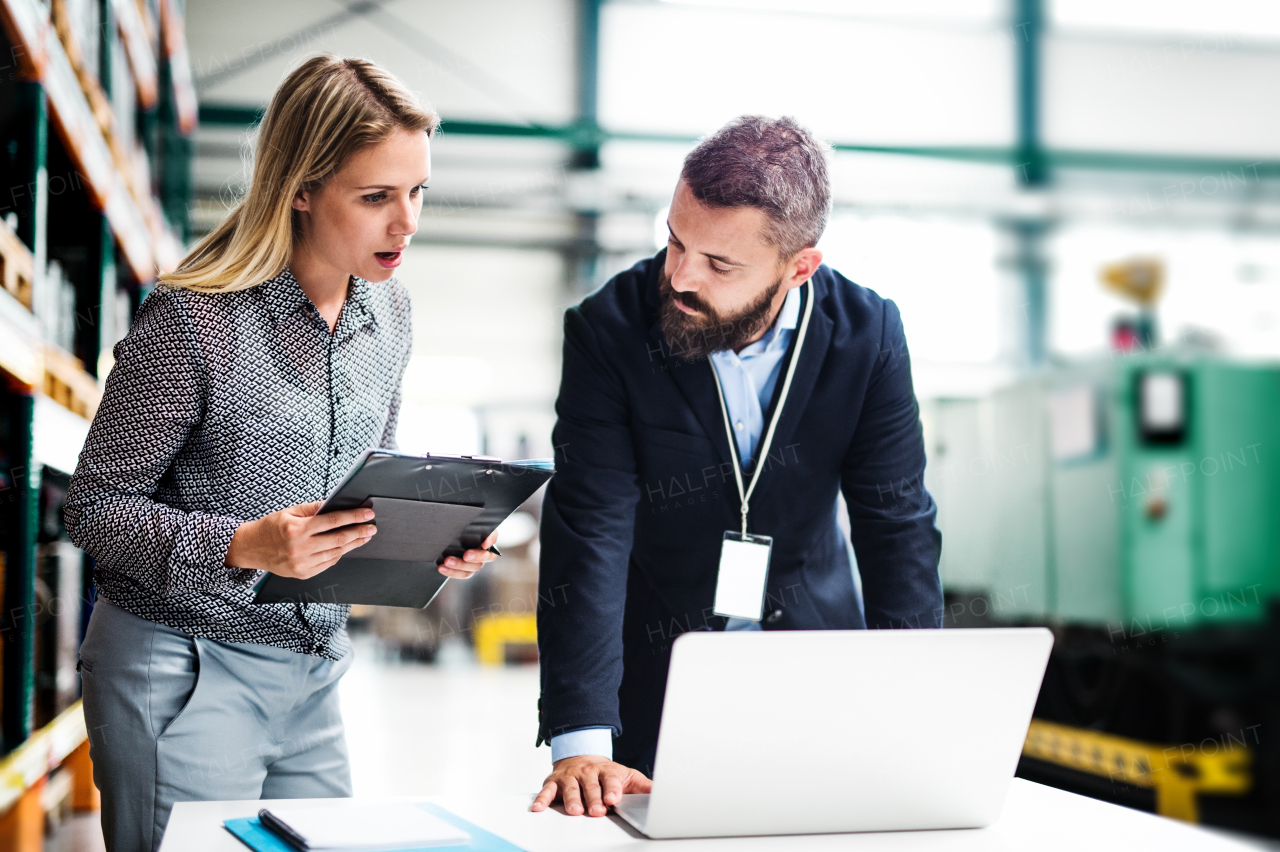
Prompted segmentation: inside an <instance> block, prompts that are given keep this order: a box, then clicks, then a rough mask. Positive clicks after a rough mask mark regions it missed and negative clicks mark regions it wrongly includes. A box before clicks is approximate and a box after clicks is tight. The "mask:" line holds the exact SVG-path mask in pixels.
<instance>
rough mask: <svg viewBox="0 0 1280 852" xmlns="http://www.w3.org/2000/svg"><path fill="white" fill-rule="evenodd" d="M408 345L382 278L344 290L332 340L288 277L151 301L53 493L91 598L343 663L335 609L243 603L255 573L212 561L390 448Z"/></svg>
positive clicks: (159, 292)
mask: <svg viewBox="0 0 1280 852" xmlns="http://www.w3.org/2000/svg"><path fill="white" fill-rule="evenodd" d="M410 342H411V338H410V316H409V295H408V292H407V291H406V289H405V287H404V285H402V284H400V283H399V282H398V281H396V280H395V279H392V280H391V281H389V282H387V283H384V284H374V283H371V282H368V281H364V280H362V279H359V278H353V279H352V281H351V285H350V289H349V291H348V296H347V301H346V303H345V304H344V305H343V307H342V313H341V314H340V316H339V318H338V323H337V326H336V327H335V328H334V331H333V333H332V334H330V333H329V327H328V325H327V324H326V323H325V320H324V319H323V318H322V317H321V316H320V313H319V311H317V310H316V308H315V306H314V305H312V304H311V301H310V299H308V298H307V296H306V294H304V293H303V292H302V288H301V287H300V286H299V285H298V282H297V280H296V279H294V277H293V275H292V274H291V273H290V272H289V270H288V269H286V270H284V271H283V272H281V273H280V274H279V275H277V276H276V277H275V278H272V279H271V280H269V281H265V282H263V283H262V284H260V285H259V286H257V287H253V288H250V289H248V290H242V291H238V292H234V293H220V294H216V295H210V294H200V293H196V292H193V291H190V290H178V289H172V288H165V287H159V288H157V289H156V290H155V291H153V292H152V293H151V295H150V296H148V297H147V299H146V301H145V302H143V304H142V307H141V308H139V309H138V315H137V317H136V319H135V321H134V324H133V327H132V328H131V329H130V331H129V334H128V336H127V337H125V339H124V340H122V341H120V342H119V343H118V344H117V345H116V348H115V359H116V363H115V367H114V368H113V369H112V371H111V374H110V375H109V376H108V377H107V384H106V391H105V394H104V395H103V399H102V404H101V406H100V407H99V409H98V414H97V416H96V417H95V418H94V419H93V426H92V427H91V428H90V430H89V437H88V440H86V442H85V445H84V450H83V451H82V452H81V454H80V461H79V464H78V465H77V466H76V472H75V475H74V476H73V477H72V480H71V489H70V494H69V496H68V499H67V505H66V513H65V519H66V524H67V531H68V532H69V533H70V534H71V539H72V541H74V542H75V543H76V544H77V545H79V546H80V547H81V548H83V549H84V550H85V551H87V552H88V553H89V555H90V556H92V557H93V558H94V560H96V562H97V565H96V567H95V569H94V580H95V582H96V583H97V587H98V593H99V594H100V595H102V596H103V597H105V598H107V599H108V600H110V601H111V602H112V603H114V604H116V605H118V606H120V607H122V608H123V609H126V610H128V611H129V612H132V613H133V614H135V615H138V616H140V617H142V618H146V619H149V620H151V621H156V622H159V623H160V624H165V625H168V626H170V627H174V628H177V629H178V630H182V631H185V632H187V633H190V634H192V635H195V636H203V637H206V638H209V639H217V640H221V641H224V642H253V643H258V644H263V645H274V646H276V647H279V648H286V649H288V650H291V651H297V652H300V653H304V654H314V655H316V656H320V657H324V658H327V659H330V660H337V659H340V658H341V657H342V656H343V655H345V654H346V652H347V650H348V649H349V648H350V644H349V642H348V640H347V635H346V630H345V629H344V628H345V625H346V618H347V611H348V607H346V606H342V605H338V604H325V603H310V604H284V603H281V604H265V605H254V604H253V603H252V600H253V594H254V591H253V585H254V583H255V582H257V580H258V579H259V578H261V577H262V576H263V572H262V571H252V570H242V569H239V568H234V567H227V566H226V565H225V564H224V560H225V558H226V553H227V548H228V547H229V546H230V543H231V536H232V534H233V533H234V532H235V531H236V528H237V527H238V526H239V525H240V524H241V523H242V522H244V521H248V520H254V519H256V518H260V517H262V516H263V515H268V514H270V513H272V512H276V511H279V510H280V509H284V508H287V507H289V506H293V505H295V504H298V503H306V502H309V501H313V500H320V499H323V498H324V497H325V496H326V495H327V494H328V493H329V491H330V489H332V488H333V487H334V486H335V485H336V484H337V483H338V481H339V480H340V479H341V478H342V476H343V474H344V473H346V471H347V468H349V467H350V465H351V463H352V462H353V461H354V460H355V458H356V456H358V455H359V454H360V453H361V452H362V451H364V450H366V449H368V448H370V447H373V446H377V447H384V448H388V449H394V447H395V430H396V420H397V416H398V413H399V405H400V380H401V377H402V376H403V373H404V368H405V366H406V364H407V363H408V359H409V347H410Z"/></svg>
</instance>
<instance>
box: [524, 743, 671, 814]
mask: <svg viewBox="0 0 1280 852" xmlns="http://www.w3.org/2000/svg"><path fill="white" fill-rule="evenodd" d="M652 786H653V782H652V781H650V780H649V779H648V778H647V777H645V775H644V773H642V772H637V771H636V770H634V769H632V768H631V767H629V766H623V765H622V764H621V763H614V762H613V761H612V760H609V759H608V758H606V757H599V756H597V755H593V754H584V755H580V756H578V757H566V758H564V759H563V760H557V761H556V762H555V765H554V766H553V767H552V769H551V774H550V775H548V776H547V780H546V781H543V782H542V792H541V793H539V794H538V798H536V799H534V800H533V807H532V808H531V809H530V810H533V811H535V812H536V811H544V810H546V809H547V807H548V806H549V805H551V803H552V802H554V801H556V800H557V799H558V800H560V801H561V802H563V803H564V812H565V813H567V814H568V815H569V816H579V815H581V814H583V813H586V815H587V816H593V817H602V816H604V815H605V814H607V813H608V812H609V806H610V805H616V804H618V802H619V801H620V800H621V798H622V794H623V793H647V792H649V788H650V787H652Z"/></svg>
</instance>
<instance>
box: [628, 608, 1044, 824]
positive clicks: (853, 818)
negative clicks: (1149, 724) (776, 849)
mask: <svg viewBox="0 0 1280 852" xmlns="http://www.w3.org/2000/svg"><path fill="white" fill-rule="evenodd" d="M1052 647H1053V634H1052V633H1050V632H1049V631H1048V630H1046V629H1045V628H1042V627H1029V628H981V629H974V630H962V629H957V630H812V631H752V632H731V633H708V632H697V633H686V634H684V635H683V636H681V637H680V638H679V639H677V640H676V642H675V645H674V646H673V648H672V652H671V667H670V672H669V675H668V679H667V694H666V700H665V703H664V704H663V708H662V720H661V727H660V728H659V732H658V752H657V759H656V762H655V765H654V775H653V790H652V792H650V793H648V794H644V795H636V794H629V795H624V796H623V797H622V800H621V801H620V802H619V803H618V805H617V806H616V807H615V809H614V810H615V811H616V812H617V814H618V815H619V816H621V817H622V818H623V819H624V820H626V821H627V822H629V823H630V824H631V825H633V826H635V827H636V828H637V829H638V830H639V831H641V832H642V833H644V834H645V835H647V836H649V837H652V838H672V837H742V836H750V835H772V834H821V833H829V832H852V831H902V830H915V829H939V828H979V827H982V826H986V825H990V824H991V823H992V822H994V821H995V820H996V818H997V817H999V815H1000V811H1001V809H1002V807H1003V806H1004V799H1005V793H1006V791H1007V790H1008V787H1009V781H1010V780H1011V779H1012V778H1013V773H1014V770H1015V769H1016V768H1017V765H1018V758H1019V755H1020V754H1021V752H1022V744H1023V740H1025V739H1026V735H1027V726H1028V725H1029V724H1030V722H1031V712H1032V710H1033V709H1034V707H1035V703H1036V696H1037V694H1038V693H1039V691H1040V681H1041V679H1042V678H1043V677H1044V671H1045V666H1046V665H1047V664H1048V661H1049V651H1050V649H1051V648H1052Z"/></svg>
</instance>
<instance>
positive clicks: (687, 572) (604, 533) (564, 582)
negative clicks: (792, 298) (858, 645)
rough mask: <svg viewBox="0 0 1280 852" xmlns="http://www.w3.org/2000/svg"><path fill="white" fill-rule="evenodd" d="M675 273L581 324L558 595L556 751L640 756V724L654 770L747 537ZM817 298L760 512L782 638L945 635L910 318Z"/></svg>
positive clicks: (548, 592)
mask: <svg viewBox="0 0 1280 852" xmlns="http://www.w3.org/2000/svg"><path fill="white" fill-rule="evenodd" d="M664 259H665V251H664V252H660V253H659V254H658V255H657V256H656V257H653V258H650V259H648V260H644V261H641V262H640V263H637V264H636V265H635V266H634V267H632V268H631V269H629V270H627V271H626V272H623V273H621V274H619V275H618V276H616V277H615V278H613V280H611V281H610V282H609V283H608V284H606V285H605V286H604V287H602V288H601V289H600V290H598V291H597V292H595V293H593V294H592V295H591V296H589V297H587V298H586V299H585V300H583V302H582V303H581V304H580V305H578V306H577V307H574V308H570V309H569V310H568V311H566V312H565V321H564V368H563V375H562V378H561V383H560V396H559V399H558V400H557V401H556V414H557V417H558V420H557V422H556V427H555V432H554V443H555V458H556V475H555V477H554V478H553V479H552V480H551V483H550V485H549V486H548V490H547V495H546V500H545V501H544V503H543V517H542V558H541V567H540V576H539V581H538V582H539V593H540V596H541V599H540V602H539V607H538V649H539V652H540V656H541V665H542V699H541V701H540V703H539V709H540V717H541V718H540V722H541V724H540V728H539V741H540V742H541V741H542V740H549V739H550V738H551V737H552V736H554V735H556V734H558V733H563V732H564V731H567V730H573V729H576V728H582V727H591V726H602V727H603V726H609V727H612V728H613V729H614V731H615V735H620V736H621V735H624V730H625V728H626V727H627V725H629V724H635V725H638V726H640V727H643V728H645V742H644V743H643V744H642V745H643V747H641V748H639V749H638V752H637V753H644V752H648V753H649V754H651V753H652V745H653V742H654V741H655V740H656V736H657V733H656V732H657V718H658V715H659V714H660V711H661V692H662V690H663V688H664V687H665V665H666V659H667V657H668V656H669V646H670V643H671V641H672V640H674V638H675V637H676V636H677V635H679V634H680V633H682V632H685V631H689V630H698V629H702V630H706V629H712V630H716V629H723V627H724V623H725V619H723V618H719V617H717V616H714V615H712V613H711V606H712V600H713V597H714V591H715V583H716V572H717V567H718V563H719V556H720V543H721V540H722V537H723V534H724V532H725V531H726V530H738V529H740V527H741V520H740V510H739V499H738V492H737V487H736V485H735V483H734V476H733V467H732V464H733V456H732V455H730V453H729V443H728V438H727V437H726V435H725V427H724V420H723V417H722V414H721V411H720V404H719V401H718V399H717V395H716V388H715V384H714V381H715V375H714V373H713V370H712V367H711V364H710V362H709V361H707V360H705V359H703V360H700V361H696V362H687V361H684V360H682V359H680V357H679V356H678V354H677V353H673V352H672V351H671V348H670V347H669V346H668V344H667V342H666V340H665V339H664V337H663V334H662V328H661V324H660V322H659V319H658V316H659V296H658V271H659V270H660V269H661V268H662V264H663V261H664ZM812 281H813V294H814V299H815V302H814V310H813V315H812V318H811V320H810V326H809V332H808V337H807V339H806V340H805V343H804V346H803V347H802V349H801V354H800V361H799V364H798V365H797V367H796V373H795V378H794V380H793V384H792V387H791V391H790V396H789V398H788V399H787V402H786V405H785V406H784V410H783V413H782V418H781V420H780V421H779V423H778V428H777V432H776V434H775V435H774V439H773V445H772V448H771V449H770V451H769V454H768V457H767V458H766V459H761V460H759V462H758V463H760V464H763V465H764V466H765V468H764V471H763V472H762V473H761V476H760V482H759V484H758V485H757V486H756V490H755V492H754V493H753V494H752V497H751V512H750V518H749V523H750V527H749V528H750V531H751V532H753V533H756V534H762V535H769V536H772V537H773V555H772V559H771V562H770V566H769V581H768V589H767V595H768V597H767V600H766V606H765V611H766V612H767V613H769V615H768V616H767V617H766V618H765V619H764V622H763V624H762V626H763V628H764V629H766V630H813V629H844V628H860V627H865V626H869V627H879V628H891V627H940V626H941V619H942V590H941V585H940V583H939V579H938V558H939V554H940V551H941V543H942V536H941V533H939V531H938V529H937V527H936V526H935V524H934V518H935V515H936V507H935V505H934V502H933V499H932V498H931V497H930V496H929V494H928V492H926V491H925V489H924V487H923V479H922V477H923V474H924V465H925V454H924V441H923V438H922V434H921V428H920V419H919V410H918V408H917V406H916V400H915V395H914V393H913V391H912V386H911V368H910V360H909V358H908V355H907V344H906V338H905V336H904V334H903V328H902V320H901V318H900V316H899V314H898V309H897V306H896V305H894V303H893V302H891V301H888V300H886V299H882V298H880V296H878V295H876V294H875V293H874V292H872V291H870V290H867V289H866V288H863V287H859V286H858V285H857V284H854V283H853V282H851V281H849V280H848V279H846V278H844V277H843V276H842V275H840V274H839V273H837V272H835V271H834V270H832V269H830V268H828V267H826V266H822V267H820V268H819V269H818V272H817V273H816V274H815V275H814V276H813V279H812ZM806 289H807V288H806ZM803 292H804V291H803V290H802V293H803ZM805 298H806V299H807V296H806V297H805ZM802 312H803V305H802ZM795 337H798V335H793V340H792V344H791V351H789V352H788V353H787V356H786V358H785V359H784V361H783V364H782V370H783V372H782V373H781V374H780V377H779V380H778V382H777V389H775V391H774V401H773V404H772V405H771V406H770V410H769V411H768V412H766V413H765V423H766V428H767V424H768V422H769V419H770V417H771V416H772V410H773V408H774V407H776V404H777V397H778V394H779V393H780V389H781V386H782V384H783V382H782V378H781V376H782V375H785V370H786V368H787V364H788V363H789V361H790V359H791V358H792V356H793V354H794V348H795V340H794V338H795ZM748 481H749V476H748V475H744V483H745V482H748ZM837 489H840V490H842V491H843V493H844V496H845V501H846V502H847V504H848V507H849V522H850V525H851V527H852V543H853V548H854V552H855V553H856V556H857V561H858V569H859V572H860V574H861V578H862V590H863V598H864V605H865V620H864V616H863V614H862V613H861V612H860V611H859V601H858V598H857V593H856V591H855V587H854V583H853V575H852V570H851V568H852V566H851V565H850V562H849V557H848V550H847V548H846V546H845V542H844V536H843V535H842V533H841V531H840V528H839V526H838V521H837V517H836V511H837ZM624 622H625V625H624ZM624 627H625V629H624ZM642 668H646V669H650V670H651V671H647V672H644V673H641V672H640V669H642ZM633 670H634V671H633ZM624 680H628V681H634V683H632V684H628V683H625V682H624ZM620 690H621V693H620ZM620 695H621V697H620ZM620 703H621V704H622V705H623V706H622V708H621V710H622V712H621V713H620V712H619V710H620V708H619V705H620ZM631 704H636V705H637V706H639V705H644V707H643V712H640V711H637V712H633V713H629V712H628V710H629V709H634V708H629V705H631ZM629 717H630V718H629ZM624 722H625V723H626V724H624ZM616 751H617V747H616V745H615V759H619V762H624V761H622V760H621V759H620V758H617V756H616ZM632 765H637V764H634V763H633V764H632Z"/></svg>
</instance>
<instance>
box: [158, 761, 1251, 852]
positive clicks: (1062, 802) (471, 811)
mask: <svg viewBox="0 0 1280 852" xmlns="http://www.w3.org/2000/svg"><path fill="white" fill-rule="evenodd" d="M353 801H357V800H354V799H304V800H295V801H292V802H290V804H291V805H293V806H296V805H298V804H300V803H302V802H307V803H314V804H315V805H316V806H318V807H324V808H333V807H343V806H346V805H349V804H350V803H351V802H353ZM404 801H432V802H436V803H438V804H440V805H442V806H443V807H446V808H448V809H449V810H451V811H453V812H454V813H456V814H458V815H459V816H461V817H463V818H464V819H468V820H470V821H471V822H473V823H475V824H476V825H478V826H481V827H482V828H485V829H487V830H488V831H491V832H493V833H494V834H497V835H499V836H501V837H503V838H505V839H506V840H509V841H511V842H512V843H514V844H515V845H516V846H519V847H522V848H524V849H526V850H529V852H574V850H587V849H591V850H612V849H618V850H621V849H637V848H639V847H641V846H645V845H648V846H650V847H652V848H653V849H656V850H660V852H685V850H693V849H697V850H707V852H721V850H730V849H733V850H739V849H741V850H766V849H769V850H774V849H786V850H793V849H795V850H835V849H853V850H859V852H882V850H883V852H935V850H938V852H941V850H947V852H988V851H989V850H990V852H1022V850H1035V852H1045V850H1063V852H1066V850H1070V852H1098V850H1102V849H1116V850H1136V849H1158V850H1160V852H1179V850H1187V852H1245V850H1254V849H1256V847H1254V846H1252V845H1250V844H1247V843H1244V842H1237V841H1235V840H1232V839H1229V838H1226V837H1223V836H1221V835H1218V834H1215V833H1211V832H1207V831H1204V830H1202V829H1199V828H1196V827H1195V826H1190V825H1185V824H1183V823H1179V822H1175V821H1173V820H1169V819H1164V818H1162V817H1157V816H1153V815H1151V814H1146V813H1142V812H1141V811H1134V810H1130V809H1128V808H1122V807H1119V806H1117V805H1111V804H1108V803H1106V802H1100V801H1098V800H1096V799H1089V798H1086V797H1084V796H1077V795H1074V794H1072V793H1066V792H1063V791H1061V790H1056V789H1054V788H1052V787H1045V786H1043V785H1040V784H1033V783H1032V782H1030V781H1024V780H1022V779H1020V778H1015V779H1014V780H1013V784H1012V786H1011V787H1010V788H1009V797H1008V799H1007V800H1006V802H1005V808H1004V813H1003V815H1002V816H1001V817H1000V820H999V821H998V822H997V823H996V824H995V825H993V826H990V827H989V828H984V829H970V830H962V831H899V832H876V833H865V834H817V835H801V836H789V837H740V838H718V839H713V840H661V841H653V840H647V839H646V838H644V837H642V836H640V835H638V834H636V833H635V832H634V831H632V830H631V829H630V828H629V827H628V826H626V825H625V823H623V822H622V821H621V820H620V819H618V818H617V817H614V816H609V817H602V818H595V819H591V818H587V817H569V816H565V815H564V814H562V813H559V812H557V811H550V810H549V811H543V812H542V813H537V814H535V813H530V812H529V803H530V802H532V801H533V796H532V795H530V796H512V795H501V796H493V797H489V798H481V797H478V796H465V797H451V796H429V797H418V798H412V799H410V798H406V799H404ZM262 807H270V802H265V801H251V802H179V803H178V804H177V805H175V806H174V809H173V815H172V816H171V817H170V818H169V828H168V830H167V831H166V832H165V835H164V842H163V843H162V844H161V846H160V852H246V847H245V846H244V845H243V844H241V843H240V841H239V840H237V839H236V838H234V837H233V836H232V835H231V834H230V833H229V832H228V831H227V830H226V829H224V828H223V827H222V821H223V820H226V819H235V818H237V817H247V816H254V815H256V814H257V812H258V809H259V808H262Z"/></svg>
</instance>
